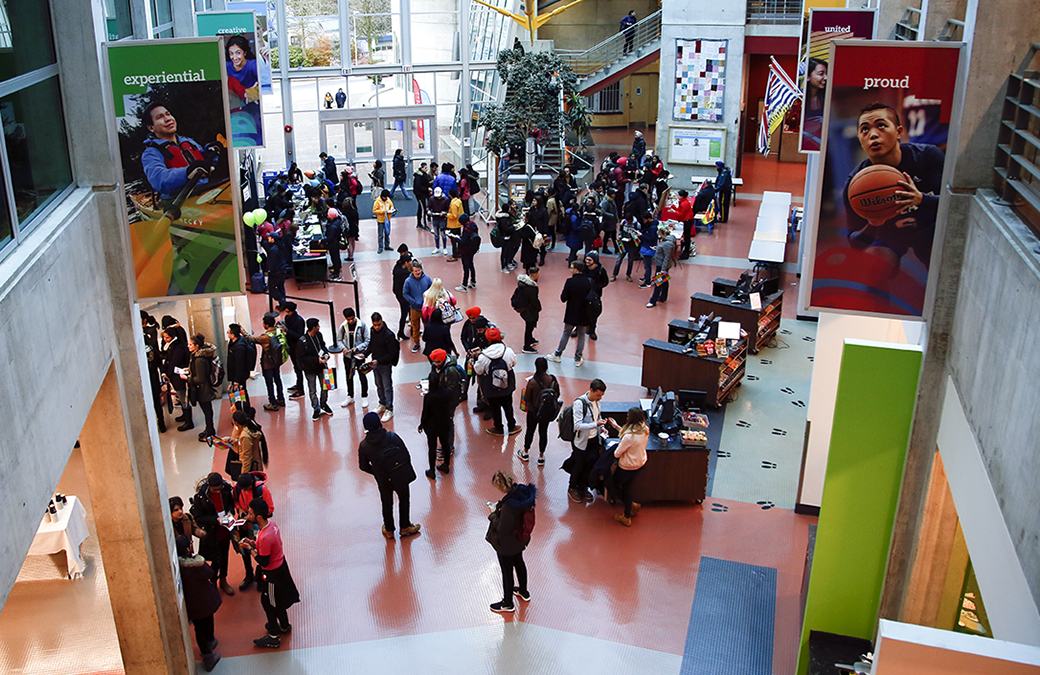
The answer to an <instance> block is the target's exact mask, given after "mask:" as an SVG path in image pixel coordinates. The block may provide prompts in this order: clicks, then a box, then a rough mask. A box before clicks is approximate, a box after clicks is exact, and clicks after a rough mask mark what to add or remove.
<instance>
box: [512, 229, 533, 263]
mask: <svg viewBox="0 0 1040 675" xmlns="http://www.w3.org/2000/svg"><path fill="white" fill-rule="evenodd" d="M536 234H538V232H537V231H536V230H535V228H534V227H533V226H532V225H531V224H530V223H528V224H526V225H523V226H522V227H521V228H520V229H518V230H517V231H516V235H517V236H518V237H519V238H520V264H522V265H523V266H524V268H528V267H535V266H537V265H538V249H536V248H535V247H534V237H535V235H536Z"/></svg>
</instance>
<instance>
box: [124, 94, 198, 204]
mask: <svg viewBox="0 0 1040 675" xmlns="http://www.w3.org/2000/svg"><path fill="white" fill-rule="evenodd" d="M144 119H145V124H146V126H147V127H148V131H149V132H151V135H150V136H148V138H146V139H145V141H144V152H142V153H141V165H142V166H143V167H144V175H145V176H146V177H147V178H148V184H149V185H151V186H152V189H153V190H155V191H156V192H158V193H159V196H160V197H161V198H162V199H172V198H173V197H174V196H176V194H177V193H178V192H180V190H181V188H183V187H184V186H185V185H186V184H187V183H188V181H190V180H191V179H193V178H196V177H197V178H198V182H197V183H196V185H195V188H194V191H195V192H196V193H198V192H202V191H204V190H205V189H206V188H208V187H210V184H211V183H215V182H216V181H215V180H214V178H213V176H211V174H212V172H213V168H214V166H213V162H212V160H210V159H207V157H206V154H207V153H206V150H205V148H203V147H202V146H201V145H199V144H198V143H196V142H195V141H194V140H192V139H191V138H188V137H187V136H178V135H177V119H176V118H175V117H174V116H173V113H172V112H170V111H169V110H168V109H167V108H166V105H165V104H163V103H158V102H156V103H152V104H151V105H149V106H148V107H147V108H145V109H144Z"/></svg>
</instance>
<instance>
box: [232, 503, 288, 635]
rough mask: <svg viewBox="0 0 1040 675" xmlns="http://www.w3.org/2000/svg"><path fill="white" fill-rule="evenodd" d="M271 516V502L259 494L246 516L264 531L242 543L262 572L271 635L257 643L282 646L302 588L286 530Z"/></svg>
mask: <svg viewBox="0 0 1040 675" xmlns="http://www.w3.org/2000/svg"><path fill="white" fill-rule="evenodd" d="M270 517H271V512H270V509H269V507H268V505H267V502H265V501H264V500H263V499H259V498H257V499H254V500H253V501H251V502H250V503H249V511H248V513H247V514H246V520H247V521H248V522H250V523H254V524H255V525H256V526H257V527H259V528H260V532H259V533H258V534H257V535H256V539H255V540H252V539H243V540H242V543H241V544H240V546H241V547H242V548H243V549H245V550H246V551H251V552H252V553H251V555H252V556H253V559H254V560H256V564H257V569H258V571H259V573H260V579H259V581H258V582H257V589H258V590H259V591H260V606H261V607H263V608H264V614H266V615H267V624H266V628H267V635H265V636H264V637H262V638H258V639H256V640H253V644H255V645H256V646H257V647H268V648H270V649H277V648H279V647H281V646H282V640H281V637H280V636H279V634H281V635H284V634H286V633H289V632H290V631H291V630H292V625H291V624H290V623H289V614H288V610H289V608H290V607H292V606H293V605H295V604H296V603H298V602H299V601H300V592H299V591H298V590H297V589H296V583H295V582H294V581H293V578H292V574H290V573H289V564H288V563H287V562H286V560H285V553H284V550H283V547H282V533H281V532H280V531H279V530H278V526H277V525H275V523H274V521H272V520H270Z"/></svg>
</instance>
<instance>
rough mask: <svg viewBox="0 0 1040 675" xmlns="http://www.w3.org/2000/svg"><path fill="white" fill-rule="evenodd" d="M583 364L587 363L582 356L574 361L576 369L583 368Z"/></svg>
mask: <svg viewBox="0 0 1040 675" xmlns="http://www.w3.org/2000/svg"><path fill="white" fill-rule="evenodd" d="M583 363H585V359H583V358H581V357H580V356H579V357H578V358H576V359H574V367H575V368H581V364H583Z"/></svg>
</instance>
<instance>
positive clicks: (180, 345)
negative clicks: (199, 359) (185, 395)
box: [163, 338, 191, 391]
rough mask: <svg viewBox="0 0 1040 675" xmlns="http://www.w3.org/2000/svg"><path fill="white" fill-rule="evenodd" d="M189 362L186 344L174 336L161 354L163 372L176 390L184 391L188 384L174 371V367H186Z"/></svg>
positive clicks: (189, 357)
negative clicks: (162, 354)
mask: <svg viewBox="0 0 1040 675" xmlns="http://www.w3.org/2000/svg"><path fill="white" fill-rule="evenodd" d="M190 364H191V356H190V352H188V345H186V344H184V341H183V340H181V339H180V338H174V340H173V342H171V343H169V344H168V345H167V346H166V351H165V352H164V356H163V374H164V375H166V377H167V378H169V380H170V384H172V385H173V388H174V389H176V390H177V391H184V389H185V387H187V386H188V383H187V381H186V380H185V379H184V378H182V377H181V376H180V375H178V374H177V373H175V372H174V368H187V367H188V366H189V365H190Z"/></svg>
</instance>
